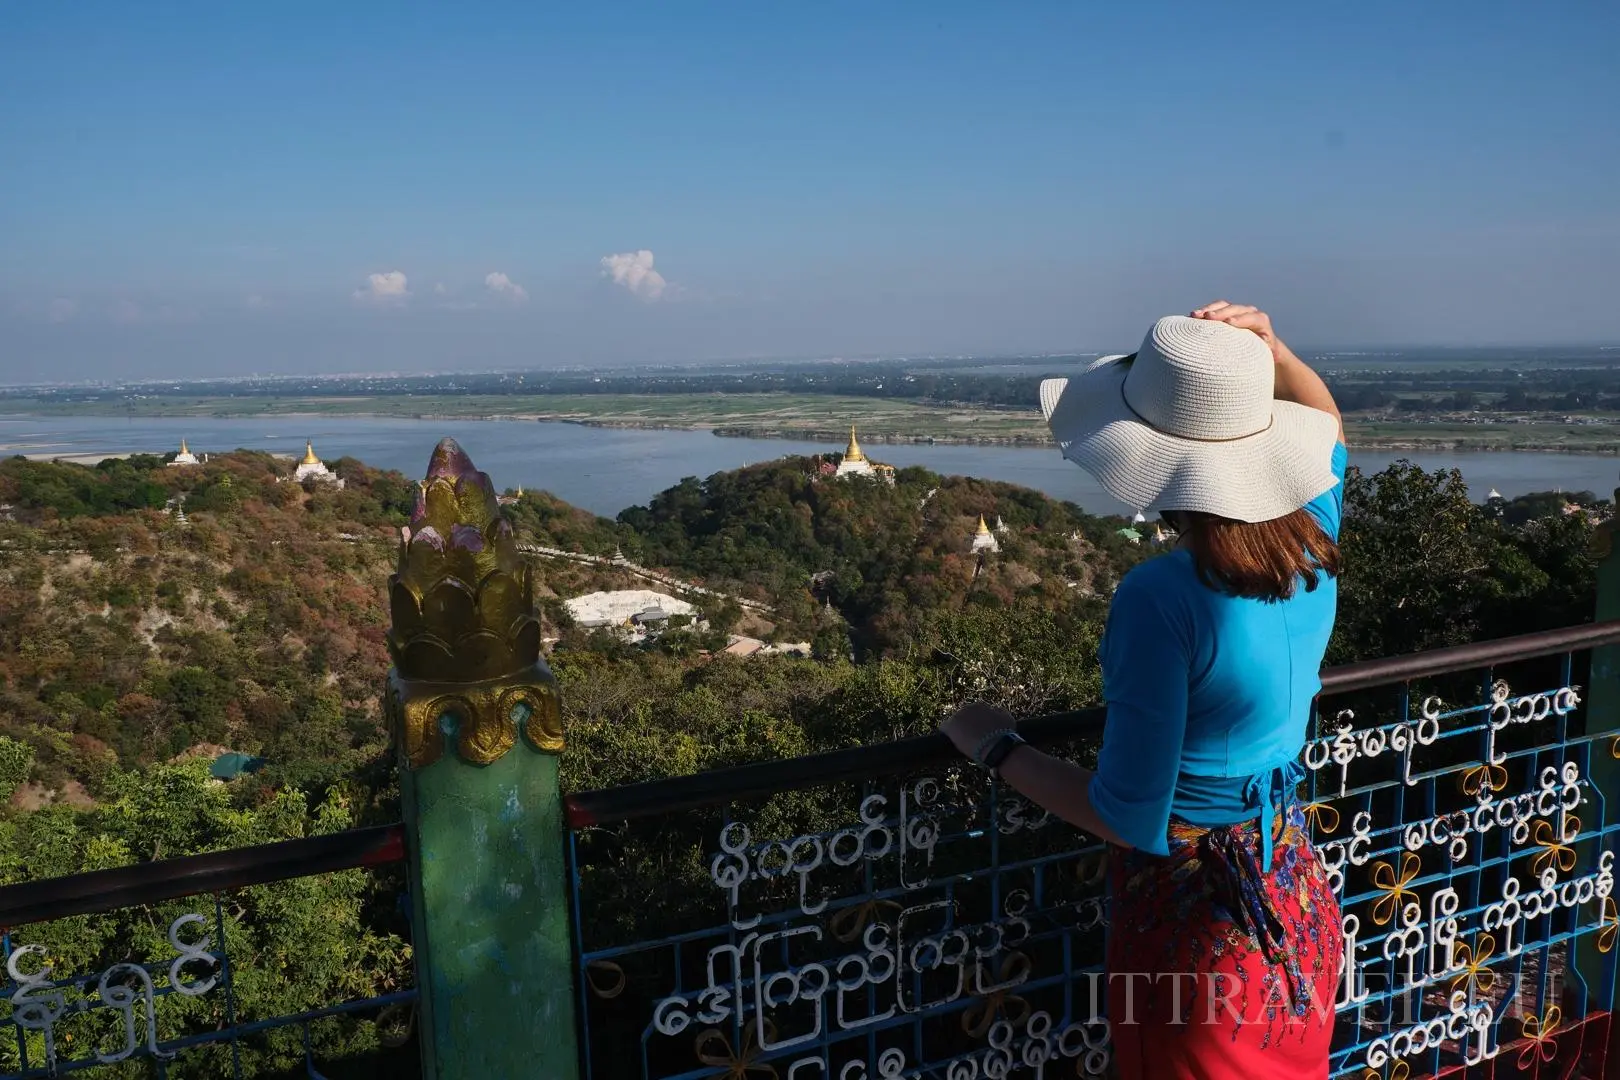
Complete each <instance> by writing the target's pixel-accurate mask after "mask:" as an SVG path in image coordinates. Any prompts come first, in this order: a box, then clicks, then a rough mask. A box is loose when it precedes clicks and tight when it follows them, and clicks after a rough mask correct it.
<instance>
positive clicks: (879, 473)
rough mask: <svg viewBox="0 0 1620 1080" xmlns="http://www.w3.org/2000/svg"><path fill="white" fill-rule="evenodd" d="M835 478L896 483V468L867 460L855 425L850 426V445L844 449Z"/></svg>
mask: <svg viewBox="0 0 1620 1080" xmlns="http://www.w3.org/2000/svg"><path fill="white" fill-rule="evenodd" d="M833 475H834V476H838V477H844V476H865V477H869V478H871V479H873V480H886V481H888V482H889V483H891V484H892V483H894V466H892V465H883V464H880V463H879V462H876V461H872V460H870V459H868V458H867V456H866V453H865V452H864V451H863V450H862V449H861V444H860V442H859V440H857V439H856V438H855V425H854V424H851V425H849V445H848V446H847V447H845V448H844V457H843V460H841V461H839V463H838V471H837V472H835V473H834V474H833Z"/></svg>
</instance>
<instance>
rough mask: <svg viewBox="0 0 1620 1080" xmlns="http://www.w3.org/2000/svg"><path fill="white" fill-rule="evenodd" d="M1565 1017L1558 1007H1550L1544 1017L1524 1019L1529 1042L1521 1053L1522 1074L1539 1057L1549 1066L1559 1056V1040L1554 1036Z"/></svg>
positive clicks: (1523, 1023) (1526, 1036)
mask: <svg viewBox="0 0 1620 1080" xmlns="http://www.w3.org/2000/svg"><path fill="white" fill-rule="evenodd" d="M1563 1015H1564V1014H1563V1011H1562V1010H1561V1009H1559V1008H1558V1006H1557V1005H1549V1006H1547V1011H1546V1013H1544V1014H1543V1015H1542V1016H1540V1017H1536V1016H1527V1017H1525V1018H1524V1020H1523V1021H1522V1025H1523V1030H1524V1037H1525V1038H1526V1039H1527V1040H1529V1041H1528V1042H1527V1043H1526V1044H1525V1048H1524V1049H1523V1050H1521V1051H1519V1071H1520V1072H1523V1071H1524V1070H1525V1069H1527V1068H1529V1067H1530V1063H1531V1062H1533V1061H1535V1060H1536V1058H1537V1057H1540V1058H1541V1062H1542V1064H1548V1063H1550V1062H1551V1061H1552V1059H1553V1058H1555V1057H1557V1056H1558V1040H1556V1039H1555V1038H1553V1036H1554V1034H1555V1033H1556V1032H1557V1031H1558V1025H1559V1023H1560V1021H1561V1020H1562V1019H1563Z"/></svg>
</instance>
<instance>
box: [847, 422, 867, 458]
mask: <svg viewBox="0 0 1620 1080" xmlns="http://www.w3.org/2000/svg"><path fill="white" fill-rule="evenodd" d="M844 460H845V461H865V460H866V455H865V454H863V453H861V444H860V443H859V442H857V441H856V440H855V425H854V424H851V425H849V446H848V447H847V448H845V450H844Z"/></svg>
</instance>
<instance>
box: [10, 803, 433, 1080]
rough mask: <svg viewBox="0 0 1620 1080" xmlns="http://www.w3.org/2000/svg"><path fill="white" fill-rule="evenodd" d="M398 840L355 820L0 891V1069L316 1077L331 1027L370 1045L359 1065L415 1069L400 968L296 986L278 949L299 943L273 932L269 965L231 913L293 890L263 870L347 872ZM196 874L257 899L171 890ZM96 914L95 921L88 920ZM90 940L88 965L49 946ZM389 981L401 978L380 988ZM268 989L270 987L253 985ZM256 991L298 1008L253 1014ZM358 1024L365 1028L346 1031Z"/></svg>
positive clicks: (16, 1073) (193, 884)
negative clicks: (341, 983) (350, 827)
mask: <svg viewBox="0 0 1620 1080" xmlns="http://www.w3.org/2000/svg"><path fill="white" fill-rule="evenodd" d="M399 840H400V836H399V830H398V827H394V828H393V829H391V830H390V829H376V830H357V831H356V832H354V833H351V834H347V835H344V836H329V837H319V838H312V839H311V840H308V841H291V842H288V843H284V844H275V845H265V846H264V847H261V848H248V849H238V850H236V851H232V852H222V853H218V854H215V855H204V856H195V857H191V858H188V859H174V860H167V861H165V862H162V863H151V864H145V865H144V866H142V867H128V868H121V869H119V870H116V871H102V872H99V873H96V874H85V875H79V876H78V877H76V878H68V879H56V880H55V881H48V882H39V883H34V884H30V885H19V886H10V887H8V888H7V889H4V890H0V893H4V894H6V895H7V899H8V900H9V901H10V903H0V912H4V914H5V916H6V917H7V918H8V919H10V920H11V921H12V923H13V927H12V929H8V930H5V931H4V932H3V936H0V949H3V953H4V976H3V978H0V1076H3V1077H5V1078H6V1080H12V1078H18V1080H21V1078H25V1077H44V1076H58V1075H68V1074H73V1073H80V1072H84V1071H87V1070H96V1075H103V1074H107V1075H128V1076H156V1077H163V1078H167V1077H209V1078H213V1077H222V1076H230V1077H235V1078H241V1077H249V1076H269V1075H275V1076H286V1075H290V1073H289V1069H291V1070H296V1072H297V1073H298V1074H300V1075H306V1076H308V1077H313V1078H318V1080H324V1078H323V1077H322V1072H321V1069H322V1068H324V1067H325V1066H324V1065H321V1064H319V1062H321V1061H322V1060H323V1059H324V1060H331V1059H332V1058H333V1057H334V1053H333V1051H334V1049H335V1046H334V1043H335V1042H337V1041H339V1040H343V1041H348V1042H352V1043H356V1044H358V1045H360V1046H362V1047H365V1048H366V1049H368V1050H369V1051H372V1052H373V1053H372V1055H371V1056H372V1057H374V1058H377V1060H374V1061H372V1062H369V1063H368V1065H367V1066H366V1067H365V1068H363V1069H361V1070H360V1074H361V1075H373V1076H389V1077H393V1076H402V1075H414V1074H415V1072H416V1054H415V1051H414V1047H413V1046H411V1045H409V1043H410V1042H411V1039H412V1026H413V1014H414V1004H415V1000H416V990H415V989H414V988H412V987H411V986H410V983H411V980H410V978H409V977H408V974H407V976H406V977H405V978H403V979H402V980H401V979H397V978H396V977H395V975H394V973H390V972H384V971H372V972H367V973H366V977H367V979H368V980H369V981H370V982H371V984H372V986H373V989H374V992H372V993H369V994H363V995H361V996H356V997H352V998H350V999H348V1000H342V1001H337V1002H331V1003H328V1002H324V1001H322V1000H321V997H322V996H323V995H322V993H321V989H320V988H316V987H300V986H299V985H298V981H299V978H300V976H301V975H304V974H305V973H304V971H303V970H302V966H301V965H296V964H295V965H294V970H291V971H289V970H288V969H287V966H286V956H287V955H288V954H289V953H291V954H293V955H294V956H295V957H296V956H297V953H298V949H299V943H296V942H288V943H284V945H285V946H286V948H285V949H284V950H278V952H279V954H280V956H281V960H280V961H279V962H278V961H277V960H276V959H275V958H274V957H273V956H270V955H265V954H263V953H261V952H260V951H259V950H257V949H255V947H254V944H255V943H254V941H253V940H252V935H251V933H250V932H249V928H248V926H247V925H246V923H245V921H244V920H245V919H251V918H252V916H251V915H248V914H247V912H248V911H249V910H254V911H263V910H265V905H269V906H270V907H272V908H273V907H274V906H275V905H277V904H279V903H281V902H284V901H290V900H293V899H294V898H293V897H291V896H288V895H285V894H284V893H283V892H281V890H284V889H287V888H296V887H297V886H296V885H291V886H285V885H277V884H273V882H276V881H281V880H284V879H286V878H290V877H297V876H307V875H312V874H316V873H320V872H322V871H331V872H337V873H347V874H361V873H364V871H363V870H362V869H359V867H362V866H377V865H380V864H384V863H388V862H392V861H395V860H397V859H399V858H400V852H401V848H400V845H399ZM345 866H348V867H353V869H341V867H345ZM199 884H201V885H204V886H207V885H220V886H226V885H231V884H236V885H241V886H250V887H251V888H252V889H253V890H254V893H255V894H256V896H255V899H257V900H258V901H260V903H259V904H257V905H255V904H253V903H252V902H251V901H248V900H247V894H245V893H244V892H242V891H241V890H230V891H209V892H207V893H204V894H201V895H192V897H191V899H189V900H187V899H179V898H180V897H184V896H187V895H188V894H194V893H196V891H197V887H198V886H199ZM383 889H384V891H385V892H392V888H391V887H390V886H388V885H386V884H385V885H384V886H383ZM121 901H122V902H123V903H121ZM245 901H246V902H245ZM129 904H138V906H126V905H129ZM239 905H240V906H239ZM64 919H65V920H69V927H68V932H66V933H58V932H57V931H58V930H60V929H62V928H61V927H59V926H58V925H53V924H57V923H59V921H60V920H64ZM97 920H108V921H109V922H108V924H107V925H104V926H101V927H96V926H94V923H95V922H96V921H97ZM383 921H385V922H387V923H388V924H389V926H388V927H387V928H385V929H384V930H383V933H384V934H385V935H386V934H387V933H388V932H389V930H390V929H396V928H397V929H403V921H404V920H403V914H401V915H400V916H399V918H398V919H385V920H383ZM19 924H20V925H19ZM98 941H99V942H100V943H101V947H100V948H99V949H98V950H97V951H98V953H99V955H98V958H97V960H99V963H96V962H95V961H93V962H92V963H94V964H95V966H93V967H92V968H91V969H89V970H83V969H82V968H83V967H84V964H83V963H82V960H81V962H80V963H77V964H75V963H73V962H71V961H64V959H63V958H62V956H61V955H60V952H61V950H62V949H64V948H77V949H78V950H79V951H82V950H83V948H84V947H85V943H89V947H90V948H96V943H97V942H98ZM311 947H314V946H313V945H311ZM70 967H71V968H74V969H73V970H68V968H70ZM267 968H268V969H267ZM406 968H407V969H408V964H407V965H406ZM244 979H245V980H247V982H246V984H245V985H246V986H247V987H248V988H249V989H250V992H249V993H248V994H246V995H244V994H243V993H242V992H241V991H242V988H243V986H244V983H243V980H244ZM396 981H397V982H400V983H402V984H403V985H400V986H399V987H398V988H397V989H390V988H389V986H388V985H387V984H389V983H390V982H396ZM267 987H269V988H273V992H271V993H269V994H265V993H264V992H263V991H264V990H265V988H267ZM253 991H258V992H257V993H254V992H253ZM255 997H269V998H273V999H274V1000H276V1001H278V1002H281V1003H283V1007H285V1004H286V1003H292V1004H293V1005H294V1008H295V1010H296V1011H288V1012H278V1011H276V1010H268V1011H269V1013H270V1014H269V1015H259V1014H258V1012H257V1011H256V1010H255V1009H254V1008H253V1005H252V1002H253V999H254V998H255ZM300 1005H307V1006H308V1007H307V1008H300V1007H298V1006H300ZM367 1029H369V1031H370V1034H369V1035H368V1036H366V1037H362V1038H360V1039H357V1040H354V1039H347V1040H346V1039H345V1038H344V1037H345V1036H352V1035H353V1034H354V1033H355V1032H356V1031H361V1030H367ZM378 1050H381V1051H383V1052H384V1053H383V1056H382V1057H378V1055H377V1054H376V1053H375V1051H378ZM390 1052H392V1053H390ZM384 1059H386V1060H384ZM345 1072H346V1074H350V1075H353V1074H354V1070H352V1069H348V1068H345Z"/></svg>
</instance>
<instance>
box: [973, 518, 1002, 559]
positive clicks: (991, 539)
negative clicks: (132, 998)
mask: <svg viewBox="0 0 1620 1080" xmlns="http://www.w3.org/2000/svg"><path fill="white" fill-rule="evenodd" d="M970 550H971V551H973V552H974V553H975V554H977V553H978V552H981V551H988V552H991V553H992V554H994V553H995V552H998V551H1000V550H1001V543H1000V542H999V541H998V540H997V539H996V535H995V533H993V532H991V531H990V526H989V525H986V524H985V522H984V515H983V514H980V515H979V529H978V531H977V532H975V533H974V534H973V547H972V548H971V549H970Z"/></svg>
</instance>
